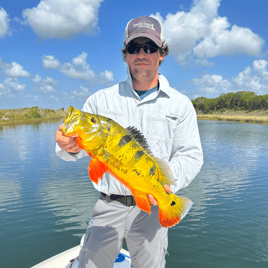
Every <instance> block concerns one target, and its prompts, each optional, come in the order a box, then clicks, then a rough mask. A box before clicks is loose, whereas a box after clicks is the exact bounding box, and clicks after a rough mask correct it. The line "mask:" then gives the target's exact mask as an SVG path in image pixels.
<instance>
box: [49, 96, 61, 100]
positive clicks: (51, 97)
mask: <svg viewBox="0 0 268 268" xmlns="http://www.w3.org/2000/svg"><path fill="white" fill-rule="evenodd" d="M49 98H50V99H52V100H55V101H60V99H59V98H57V97H55V96H54V95H51V96H49Z"/></svg>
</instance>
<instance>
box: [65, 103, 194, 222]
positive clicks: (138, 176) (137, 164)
mask: <svg viewBox="0 0 268 268" xmlns="http://www.w3.org/2000/svg"><path fill="white" fill-rule="evenodd" d="M62 133H63V134H64V135H65V136H75V137H76V142H77V144H78V145H79V146H80V147H81V148H82V149H85V150H86V151H87V153H88V154H89V155H90V156H91V157H92V159H91V161H90V163H89V166H88V170H89V176H90V179H91V180H92V181H93V182H95V183H96V184H98V180H99V179H100V178H102V176H103V174H104V173H105V172H109V173H110V174H111V175H112V176H113V177H114V178H116V179H117V180H118V181H119V182H121V183H122V184H124V185H125V186H126V187H128V188H129V189H130V191H131V193H132V195H133V196H134V199H135V202H136V205H137V206H138V207H139V208H140V209H142V210H144V211H146V212H148V213H150V212H151V204H150V203H149V200H148V194H151V195H152V196H153V197H154V198H155V199H156V200H157V202H158V206H159V222H160V224H161V225H162V226H163V227H171V226H173V225H175V224H177V223H179V221H180V220H181V219H182V218H183V217H184V216H185V215H186V214H187V212H188V211H189V209H190V208H191V206H192V201H191V200H189V199H187V198H184V197H180V196H177V195H175V194H168V193H167V192H166V191H165V189H164V186H163V185H164V184H168V185H170V184H173V183H174V182H173V177H172V173H171V170H170V169H169V167H168V165H167V163H165V162H164V161H162V160H160V159H158V158H156V157H153V156H152V154H151V153H150V150H149V148H148V146H147V144H146V141H145V138H144V137H143V136H142V134H141V133H140V132H139V131H138V130H136V129H135V128H133V127H128V128H126V129H124V128H123V127H122V126H120V125H119V124H118V123H116V122H115V121H113V120H112V119H109V118H107V117H104V116H100V115H95V114H90V113H85V112H81V111H79V110H77V109H75V108H73V107H72V106H70V108H69V110H68V114H67V116H66V119H65V122H64V127H63V129H62Z"/></svg>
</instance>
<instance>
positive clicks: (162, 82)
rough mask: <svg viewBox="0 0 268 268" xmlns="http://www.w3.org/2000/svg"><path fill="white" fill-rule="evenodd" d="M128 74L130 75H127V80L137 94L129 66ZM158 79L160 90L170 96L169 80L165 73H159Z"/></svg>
mask: <svg viewBox="0 0 268 268" xmlns="http://www.w3.org/2000/svg"><path fill="white" fill-rule="evenodd" d="M127 74H128V76H127V80H126V82H127V83H128V85H129V87H130V88H131V90H132V92H133V93H134V95H135V96H136V95H138V94H137V93H136V92H135V90H134V89H133V84H132V79H131V75H130V71H129V68H127ZM158 81H159V91H162V92H164V93H165V94H166V95H167V96H168V97H170V93H169V82H168V80H167V79H166V77H165V76H164V75H162V74H158Z"/></svg>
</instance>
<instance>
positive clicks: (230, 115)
mask: <svg viewBox="0 0 268 268" xmlns="http://www.w3.org/2000/svg"><path fill="white" fill-rule="evenodd" d="M197 119H198V120H210V121H231V122H240V123H251V124H264V125H268V110H256V111H241V110H239V111H234V110H227V111H224V112H215V113H213V114H198V115H197Z"/></svg>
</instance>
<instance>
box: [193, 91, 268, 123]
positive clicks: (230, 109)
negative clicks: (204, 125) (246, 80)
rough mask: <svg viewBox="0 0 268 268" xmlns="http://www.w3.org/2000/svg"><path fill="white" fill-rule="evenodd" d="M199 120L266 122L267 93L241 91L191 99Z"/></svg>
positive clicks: (267, 120)
mask: <svg viewBox="0 0 268 268" xmlns="http://www.w3.org/2000/svg"><path fill="white" fill-rule="evenodd" d="M192 103H193V105H194V107H195V110H196V113H197V118H198V119H199V120H217V121H221V120H224V121H235V122H242V123H256V124H268V94H266V95H257V94H256V93H254V92H249V91H241V92H236V93H227V94H222V95H220V96H219V97H218V98H214V99H208V98H205V97H199V98H197V99H195V100H193V101H192Z"/></svg>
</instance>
